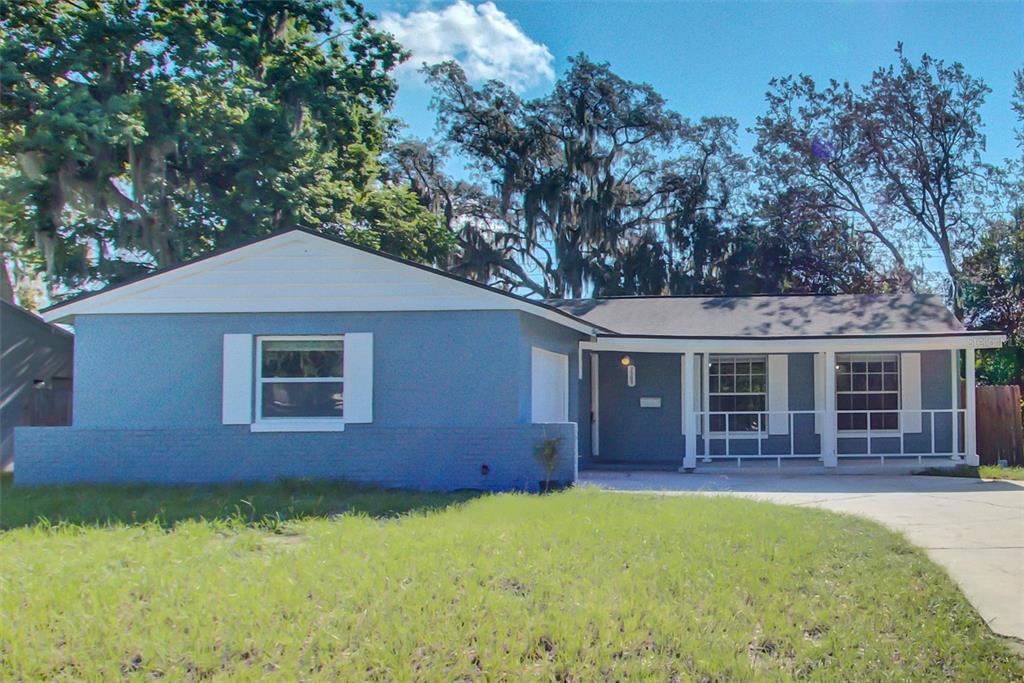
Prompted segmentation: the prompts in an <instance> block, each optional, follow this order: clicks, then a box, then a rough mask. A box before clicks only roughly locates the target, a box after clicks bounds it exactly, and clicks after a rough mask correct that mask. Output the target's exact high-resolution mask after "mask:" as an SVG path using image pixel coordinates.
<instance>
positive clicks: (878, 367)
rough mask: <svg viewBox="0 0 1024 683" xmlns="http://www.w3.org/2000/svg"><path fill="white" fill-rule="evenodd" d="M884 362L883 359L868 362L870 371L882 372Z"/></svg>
mask: <svg viewBox="0 0 1024 683" xmlns="http://www.w3.org/2000/svg"><path fill="white" fill-rule="evenodd" d="M881 371H882V363H881V361H872V362H870V363H868V372H881Z"/></svg>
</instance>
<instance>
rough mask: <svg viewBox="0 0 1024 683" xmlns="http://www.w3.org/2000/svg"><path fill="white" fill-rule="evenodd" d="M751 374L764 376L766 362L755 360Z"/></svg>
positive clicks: (751, 367)
mask: <svg viewBox="0 0 1024 683" xmlns="http://www.w3.org/2000/svg"><path fill="white" fill-rule="evenodd" d="M750 372H751V373H753V374H755V375H762V376H763V375H764V361H763V360H755V361H753V362H751V364H750Z"/></svg>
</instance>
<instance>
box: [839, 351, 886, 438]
mask: <svg viewBox="0 0 1024 683" xmlns="http://www.w3.org/2000/svg"><path fill="white" fill-rule="evenodd" d="M899 409H900V363H899V356H898V355H897V354H895V353H874V354H840V355H837V356H836V411H837V424H838V427H839V430H840V431H866V430H867V428H868V423H869V422H870V424H871V430H872V431H875V430H878V431H887V430H890V431H896V430H898V429H899V428H900V414H899ZM844 411H846V412H844Z"/></svg>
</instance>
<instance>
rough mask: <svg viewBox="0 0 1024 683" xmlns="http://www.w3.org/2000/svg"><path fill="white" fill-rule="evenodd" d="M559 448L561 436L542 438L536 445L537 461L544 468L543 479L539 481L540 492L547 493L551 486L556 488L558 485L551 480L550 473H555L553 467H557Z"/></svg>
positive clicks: (560, 448) (560, 446) (560, 447)
mask: <svg viewBox="0 0 1024 683" xmlns="http://www.w3.org/2000/svg"><path fill="white" fill-rule="evenodd" d="M561 450H562V439H561V438H550V439H544V440H543V441H541V442H540V445H539V446H537V450H536V452H535V455H536V458H537V462H539V463H540V466H541V467H543V468H544V481H542V482H540V490H541V492H542V493H548V492H550V491H551V489H552V488H557V486H558V482H555V481H552V479H551V475H553V474H554V473H555V468H557V467H558V454H559V452H560V451H561Z"/></svg>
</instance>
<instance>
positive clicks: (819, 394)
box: [814, 351, 827, 435]
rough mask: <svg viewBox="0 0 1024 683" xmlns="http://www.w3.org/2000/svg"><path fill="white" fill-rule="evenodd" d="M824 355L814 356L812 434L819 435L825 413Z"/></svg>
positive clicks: (817, 354) (816, 354) (820, 353)
mask: <svg viewBox="0 0 1024 683" xmlns="http://www.w3.org/2000/svg"><path fill="white" fill-rule="evenodd" d="M826 367H827V366H826V365H825V354H824V353H822V352H820V351H819V352H817V353H815V354H814V433H815V434H818V435H820V434H821V429H822V419H821V418H822V415H823V414H824V412H825V368H826Z"/></svg>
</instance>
